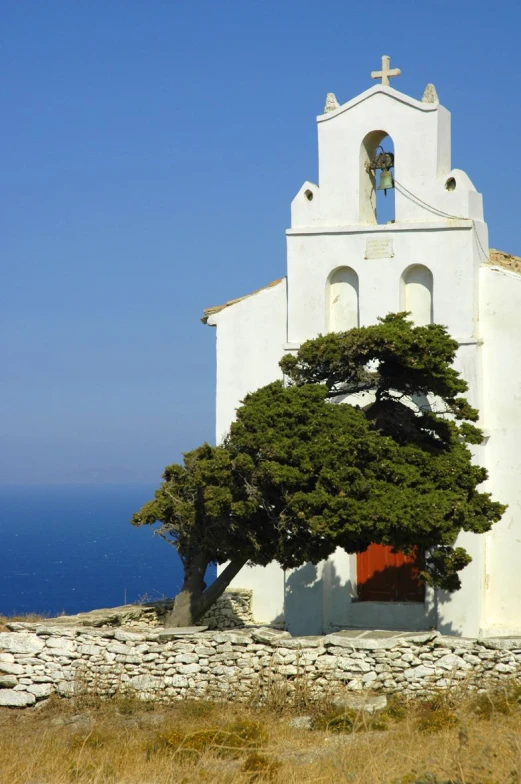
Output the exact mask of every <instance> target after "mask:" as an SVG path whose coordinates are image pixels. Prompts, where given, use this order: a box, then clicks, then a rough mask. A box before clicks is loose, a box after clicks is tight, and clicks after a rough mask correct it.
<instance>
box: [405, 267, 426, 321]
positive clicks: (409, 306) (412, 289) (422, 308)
mask: <svg viewBox="0 0 521 784" xmlns="http://www.w3.org/2000/svg"><path fill="white" fill-rule="evenodd" d="M432 295H433V277H432V272H431V271H430V269H429V268H428V267H425V266H424V265H423V264H411V266H410V267H407V269H406V270H404V272H403V274H402V279H401V285H400V310H407V311H409V313H410V314H411V319H412V321H413V323H414V325H415V326H416V327H423V326H425V325H426V324H432V322H433V296H432Z"/></svg>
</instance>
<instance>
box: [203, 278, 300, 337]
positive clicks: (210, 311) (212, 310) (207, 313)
mask: <svg viewBox="0 0 521 784" xmlns="http://www.w3.org/2000/svg"><path fill="white" fill-rule="evenodd" d="M283 280H286V278H285V277H283V278H277V280H272V281H271V283H268V285H267V286H262V288H260V289H255V291H251V292H250V293H249V294H244V295H243V296H242V297H236V298H235V299H230V300H228V302H225V303H224V305H213V306H211V307H209V308H205V309H204V311H203V315H202V316H201V321H202V322H203V324H208V319H209V318H211V317H212V316H215V315H217V313H220V312H221V311H222V310H225V308H229V307H231V306H232V305H236V304H237V303H238V302H242V301H243V300H245V299H248V298H249V297H253V296H255V294H260V292H261V291H266V290H267V289H272V288H274V286H278V285H279V283H282V281H283ZM210 326H213V325H212V324H210Z"/></svg>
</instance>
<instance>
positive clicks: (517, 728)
mask: <svg viewBox="0 0 521 784" xmlns="http://www.w3.org/2000/svg"><path fill="white" fill-rule="evenodd" d="M519 696H520V690H519V689H518V688H517V687H515V686H514V685H513V686H512V688H510V689H507V690H503V691H502V692H500V693H497V694H492V693H491V694H489V695H484V696H480V697H479V698H476V697H475V696H472V695H466V696H460V697H456V696H454V695H449V696H448V697H442V698H438V699H437V700H431V701H430V702H428V703H424V704H418V703H416V704H411V703H409V704H408V705H406V706H405V709H404V707H403V706H402V705H400V704H391V707H390V709H389V710H388V711H386V712H384V713H383V714H380V715H379V717H378V719H377V720H376V721H375V719H374V718H371V717H370V716H366V715H365V714H355V713H352V712H347V714H346V716H345V717H344V718H342V717H340V718H339V716H338V714H339V711H338V709H337V711H336V715H335V713H334V712H332V708H331V705H323V704H320V703H318V704H317V705H315V706H314V707H309V706H308V713H310V714H311V715H312V717H313V720H314V722H315V726H319V727H321V729H313V730H303V729H295V728H292V727H290V726H289V719H290V717H291V713H292V710H291V707H290V706H286V707H287V709H286V710H284V709H283V706H280V705H279V706H277V707H276V708H275V707H271V708H270V709H267V708H258V709H254V708H253V707H251V706H250V707H245V706H242V705H238V704H231V703H228V704H226V703H221V704H219V703H214V702H210V701H207V702H184V703H183V702H178V703H174V704H173V705H171V706H168V707H164V706H161V707H159V706H155V707H154V706H153V705H146V704H142V703H139V702H138V701H136V700H135V699H133V698H131V697H128V696H127V697H125V696H120V697H118V698H115V699H113V700H111V701H107V702H102V701H100V700H97V699H96V698H92V697H90V698H86V697H85V698H81V697H80V698H76V699H75V700H70V701H67V700H59V699H57V698H56V699H55V698H52V699H51V700H49V701H48V702H47V703H46V704H45V705H43V706H41V707H40V708H37V709H32V710H26V711H14V710H9V709H2V710H0V782H1V784H22V783H23V784H29V783H31V784H87V782H88V783H89V784H109V782H110V783H111V784H199V783H200V784H203V783H204V784H213V782H215V783H216V784H253V782H259V783H261V782H265V781H271V782H273V783H274V784H277V782H284V784H297V783H298V784H308V783H309V784H311V782H312V783H313V784H322V783H324V784H325V783H326V782H328V784H329V782H350V783H351V782H352V784H384V783H385V784H389V783H391V782H395V783H396V784H412V783H413V782H418V783H420V782H421V784H445V783H446V782H457V783H458V784H514V782H520V781H521V710H520V705H519ZM328 727H329V729H327V728H328ZM334 727H336V728H337V730H338V729H342V728H343V729H344V730H347V732H346V731H344V732H341V731H333V728H334Z"/></svg>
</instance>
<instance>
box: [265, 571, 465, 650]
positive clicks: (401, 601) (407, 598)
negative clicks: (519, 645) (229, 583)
mask: <svg viewBox="0 0 521 784" xmlns="http://www.w3.org/2000/svg"><path fill="white" fill-rule="evenodd" d="M393 578H395V579H396V580H397V582H398V584H399V585H400V592H399V593H398V592H396V593H395V597H396V598H395V599H394V600H389V598H385V599H384V598H383V597H382V598H381V599H380V600H378V599H377V598H372V599H371V600H369V601H364V600H362V601H361V600H360V599H359V597H358V595H357V591H356V587H355V586H354V585H353V583H352V582H351V581H350V580H347V581H346V582H342V581H341V579H340V576H339V575H338V573H337V571H336V569H335V566H334V563H332V562H331V561H328V562H326V564H324V563H322V564H319V565H318V566H316V565H314V564H311V563H307V564H305V565H304V566H302V567H300V568H298V569H295V570H293V571H292V572H291V573H289V574H288V575H287V578H286V595H285V617H282V616H279V617H277V618H275V619H274V620H273V621H272V624H273V625H274V626H285V627H286V628H287V630H288V631H289V632H290V633H291V634H292V635H293V636H295V637H296V636H306V635H320V634H327V633H330V632H331V631H334V630H335V629H341V628H344V629H349V628H358V629H360V628H365V629H394V630H397V631H398V630H403V631H411V630H418V631H420V630H426V629H432V628H435V627H436V625H437V626H438V630H439V631H440V632H441V634H444V635H450V636H461V632H460V631H459V630H458V629H456V628H454V626H453V624H452V623H446V622H443V620H441V621H440V622H439V623H438V624H437V622H436V619H437V618H438V617H439V612H438V610H439V607H440V605H442V604H446V603H447V602H449V601H450V594H447V593H446V592H445V591H428V592H427V597H426V600H425V601H423V598H424V588H423V586H420V587H419V588H418V587H416V588H414V590H410V589H411V585H410V582H411V580H410V578H411V572H410V568H409V567H408V566H407V565H403V566H398V567H388V568H387V569H385V570H382V573H377V574H375V575H374V576H373V577H372V578H370V580H368V581H367V582H366V586H367V589H368V590H371V591H373V592H374V593H373V596H376V595H377V592H378V591H380V590H381V588H382V585H384V586H388V585H389V583H390V582H392V579H393ZM407 586H409V589H408V588H407ZM404 590H405V594H403V591H404ZM407 590H409V591H410V593H409V594H407ZM402 594H403V595H402ZM420 596H421V600H420Z"/></svg>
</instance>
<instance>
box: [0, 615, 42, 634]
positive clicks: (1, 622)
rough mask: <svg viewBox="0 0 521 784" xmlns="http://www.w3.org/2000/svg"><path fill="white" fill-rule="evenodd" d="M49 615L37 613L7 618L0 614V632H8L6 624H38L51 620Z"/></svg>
mask: <svg viewBox="0 0 521 784" xmlns="http://www.w3.org/2000/svg"><path fill="white" fill-rule="evenodd" d="M52 617H53V616H51V615H38V614H37V613H26V614H25V615H10V616H9V617H7V616H5V615H1V614H0V632H8V631H9V629H8V628H7V623H8V622H9V623H16V622H20V623H38V621H46V620H49V618H52Z"/></svg>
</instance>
